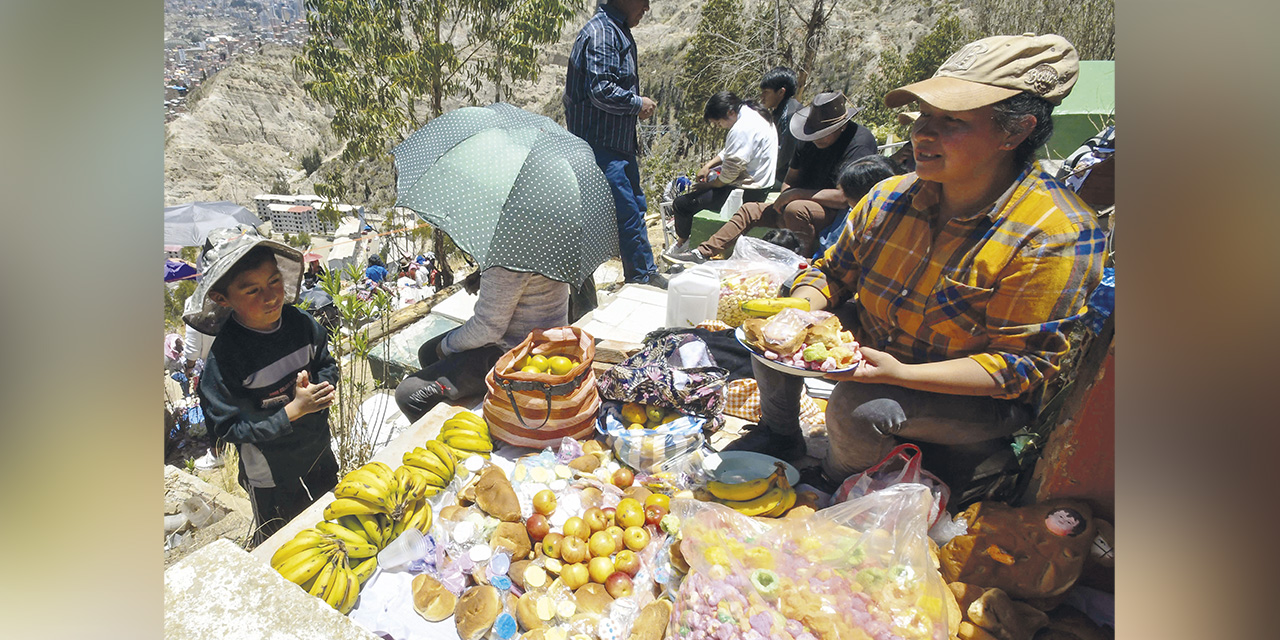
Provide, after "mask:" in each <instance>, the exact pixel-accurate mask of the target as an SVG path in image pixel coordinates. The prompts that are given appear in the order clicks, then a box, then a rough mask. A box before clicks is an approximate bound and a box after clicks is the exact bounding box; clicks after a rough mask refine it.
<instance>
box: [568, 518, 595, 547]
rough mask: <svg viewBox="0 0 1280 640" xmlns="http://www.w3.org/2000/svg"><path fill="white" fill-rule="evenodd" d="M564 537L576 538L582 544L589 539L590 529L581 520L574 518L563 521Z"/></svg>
mask: <svg viewBox="0 0 1280 640" xmlns="http://www.w3.org/2000/svg"><path fill="white" fill-rule="evenodd" d="M563 529H564V535H565V537H566V538H578V539H579V540H582V541H583V542H586V541H587V538H590V537H591V527H589V526H587V523H586V521H585V520H583V519H582V518H579V517H578V516H574V517H572V518H569V519H568V520H565V521H564V527H563Z"/></svg>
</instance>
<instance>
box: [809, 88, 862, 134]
mask: <svg viewBox="0 0 1280 640" xmlns="http://www.w3.org/2000/svg"><path fill="white" fill-rule="evenodd" d="M861 110H862V109H858V108H854V107H848V108H846V107H845V99H844V94H843V93H841V92H839V91H832V92H829V93H819V94H818V95H816V96H814V97H813V102H812V103H810V104H809V106H807V107H804V108H803V109H801V110H799V111H797V112H796V114H795V115H794V116H791V135H793V136H795V137H796V140H805V141H811V140H817V139H818V138H822V137H824V136H827V135H830V134H831V133H832V132H834V131H835V130H836V129H839V128H840V127H841V126H842V125H844V123H846V122H848V121H850V120H852V119H853V117H854V116H856V115H858V112H859V111H861Z"/></svg>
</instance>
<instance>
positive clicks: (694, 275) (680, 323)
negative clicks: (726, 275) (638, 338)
mask: <svg viewBox="0 0 1280 640" xmlns="http://www.w3.org/2000/svg"><path fill="white" fill-rule="evenodd" d="M719 303H720V274H719V273H717V272H716V270H715V269H713V268H711V267H708V266H706V265H698V266H696V267H693V268H690V269H688V270H686V271H684V272H683V273H681V274H680V275H678V276H676V277H674V278H672V279H671V281H670V282H669V283H668V284H667V322H666V326H667V327H669V328H676V327H678V328H682V329H683V328H688V327H692V326H695V325H697V324H698V323H700V322H705V321H707V320H714V319H715V317H716V308H717V307H718V306H719Z"/></svg>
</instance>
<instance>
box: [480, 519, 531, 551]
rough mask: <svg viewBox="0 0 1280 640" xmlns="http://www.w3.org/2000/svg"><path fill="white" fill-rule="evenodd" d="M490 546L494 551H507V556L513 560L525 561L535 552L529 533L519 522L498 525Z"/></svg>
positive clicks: (490, 539) (494, 530)
mask: <svg viewBox="0 0 1280 640" xmlns="http://www.w3.org/2000/svg"><path fill="white" fill-rule="evenodd" d="M489 546H490V547H492V548H493V550H494V551H497V550H498V549H506V551H507V555H508V556H510V558H511V559H512V560H525V559H527V558H528V557H529V552H530V551H532V550H533V543H532V542H531V541H530V540H529V531H528V530H527V529H525V527H524V525H523V524H520V523H519V522H500V523H498V526H497V527H494V529H493V535H491V536H489Z"/></svg>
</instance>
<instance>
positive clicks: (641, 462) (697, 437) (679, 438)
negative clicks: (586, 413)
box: [596, 401, 707, 473]
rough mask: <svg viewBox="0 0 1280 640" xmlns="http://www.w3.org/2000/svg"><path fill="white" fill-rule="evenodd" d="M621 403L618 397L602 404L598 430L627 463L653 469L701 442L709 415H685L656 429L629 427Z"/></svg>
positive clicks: (622, 460) (651, 471)
mask: <svg viewBox="0 0 1280 640" xmlns="http://www.w3.org/2000/svg"><path fill="white" fill-rule="evenodd" d="M622 405H623V403H621V402H617V401H609V402H605V403H604V404H602V405H601V406H600V419H599V420H598V421H597V422H596V431H598V432H599V433H600V435H603V436H605V441H606V442H607V443H608V444H609V446H610V447H612V448H613V453H614V455H616V456H617V457H618V461H619V462H621V463H623V464H625V465H627V466H628V467H631V468H632V469H635V470H637V471H641V472H643V473H653V472H655V471H657V470H659V469H660V468H661V467H662V466H663V464H664V463H666V462H667V461H669V460H674V459H676V458H679V457H681V456H683V455H685V454H687V453H689V452H691V451H694V450H696V449H697V448H698V447H701V446H702V443H703V440H704V437H703V435H702V428H703V426H704V425H705V424H706V422H707V419H706V418H704V417H701V416H691V415H684V416H681V417H680V418H677V419H675V420H672V421H671V422H668V423H667V424H662V425H658V426H657V427H655V428H653V429H627V426H626V424H625V422H624V421H623V419H622Z"/></svg>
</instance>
